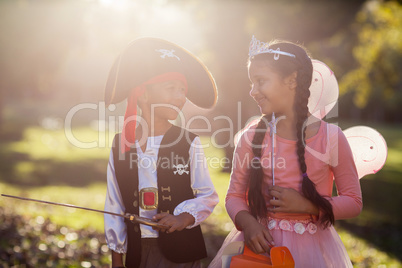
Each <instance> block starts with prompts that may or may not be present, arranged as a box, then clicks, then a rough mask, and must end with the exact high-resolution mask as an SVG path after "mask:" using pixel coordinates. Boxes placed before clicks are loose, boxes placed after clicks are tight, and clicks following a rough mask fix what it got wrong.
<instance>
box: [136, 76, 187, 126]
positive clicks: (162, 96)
mask: <svg viewBox="0 0 402 268" xmlns="http://www.w3.org/2000/svg"><path fill="white" fill-rule="evenodd" d="M145 94H146V98H145V99H146V103H145V105H144V107H141V108H142V109H144V108H145V109H149V111H150V112H151V111H152V110H153V114H154V116H155V117H158V118H161V119H166V120H175V119H176V118H177V116H178V114H179V112H180V111H181V109H182V108H183V106H184V104H185V103H186V88H185V86H184V84H183V82H181V81H179V80H172V81H167V82H162V83H156V84H152V85H149V86H148V88H147V90H146V93H145ZM151 114H152V113H151Z"/></svg>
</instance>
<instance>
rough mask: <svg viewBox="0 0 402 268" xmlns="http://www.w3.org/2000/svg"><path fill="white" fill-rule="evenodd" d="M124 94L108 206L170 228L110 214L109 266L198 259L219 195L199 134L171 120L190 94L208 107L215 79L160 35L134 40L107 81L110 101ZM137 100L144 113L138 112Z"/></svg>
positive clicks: (172, 263) (159, 264)
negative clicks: (124, 106) (204, 226)
mask: <svg viewBox="0 0 402 268" xmlns="http://www.w3.org/2000/svg"><path fill="white" fill-rule="evenodd" d="M125 98H127V109H126V114H125V121H124V126H123V130H122V133H121V134H117V135H116V136H115V139H114V142H113V148H112V150H111V153H110V158H109V164H108V170H107V196H106V202H105V210H107V211H112V212H116V213H130V214H136V215H139V216H142V217H146V218H152V219H153V220H155V221H157V222H158V223H159V224H161V225H165V226H167V228H162V229H158V228H152V227H150V226H147V225H143V224H138V223H133V222H130V221H127V220H126V221H124V219H122V218H121V217H115V216H110V215H106V214H105V235H106V241H107V243H108V246H109V248H110V249H111V250H112V267H122V266H123V255H124V254H125V255H126V260H125V265H126V267H130V268H131V267H198V266H200V259H202V258H205V257H206V249H205V243H204V239H203V236H202V233H201V229H200V226H199V224H200V223H201V222H202V221H203V220H205V219H206V218H207V217H208V216H209V215H210V214H211V212H212V211H213V209H214V207H215V206H216V204H217V203H218V195H217V193H216V191H215V188H214V186H213V184H212V182H211V178H210V176H209V172H208V168H207V165H206V159H205V155H204V153H203V151H202V148H201V146H200V145H201V143H200V139H199V137H198V136H196V135H195V134H193V133H191V132H189V131H187V130H185V129H182V128H179V127H177V126H174V125H172V124H171V123H170V122H169V121H168V120H174V119H176V118H177V115H178V113H179V111H180V110H181V109H182V108H183V105H184V103H185V102H186V98H187V99H189V100H190V101H192V102H193V103H194V104H196V105H197V106H199V107H202V108H211V107H213V106H214V105H215V103H216V99H217V90H216V85H215V82H214V80H213V77H212V75H211V74H210V73H209V71H208V70H207V68H206V67H205V66H204V65H203V64H202V63H201V61H200V60H198V59H197V58H196V57H195V56H194V55H192V54H191V53H190V52H188V51H187V50H185V49H184V48H181V47H179V46H177V45H175V44H173V43H170V42H167V41H165V40H161V39H156V38H141V39H137V40H135V41H134V42H132V43H130V44H129V46H128V47H127V48H126V49H125V50H124V51H123V52H122V53H121V55H120V56H119V57H118V58H117V60H116V61H115V63H114V65H113V66H112V69H111V71H110V73H109V78H108V81H107V84H106V90H105V99H106V100H105V101H106V105H109V104H112V103H118V102H120V101H122V100H124V99H125ZM137 105H138V106H139V107H140V109H141V116H137Z"/></svg>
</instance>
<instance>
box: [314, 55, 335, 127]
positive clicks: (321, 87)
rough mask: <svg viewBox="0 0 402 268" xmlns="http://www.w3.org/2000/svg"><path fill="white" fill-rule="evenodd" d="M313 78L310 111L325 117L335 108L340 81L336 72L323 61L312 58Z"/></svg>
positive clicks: (316, 115)
mask: <svg viewBox="0 0 402 268" xmlns="http://www.w3.org/2000/svg"><path fill="white" fill-rule="evenodd" d="M311 61H312V63H313V78H312V81H311V86H310V97H309V99H308V109H309V112H310V113H311V114H312V115H314V116H315V117H317V118H320V119H322V118H324V117H325V116H326V115H327V114H328V113H329V112H330V111H331V109H332V108H334V106H335V104H336V102H337V101H338V97H339V88H338V81H337V80H336V77H335V74H334V72H333V71H332V70H331V69H330V68H329V67H328V66H327V65H326V64H325V63H323V62H321V61H319V60H314V59H313V60H311Z"/></svg>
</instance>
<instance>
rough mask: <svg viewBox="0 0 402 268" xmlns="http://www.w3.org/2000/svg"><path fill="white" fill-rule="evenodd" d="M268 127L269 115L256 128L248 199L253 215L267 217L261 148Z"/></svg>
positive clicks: (262, 118)
mask: <svg viewBox="0 0 402 268" xmlns="http://www.w3.org/2000/svg"><path fill="white" fill-rule="evenodd" d="M267 128H268V117H267V116H263V117H261V119H260V121H259V122H258V125H257V127H256V129H255V134H254V137H253V140H252V150H253V154H254V158H253V159H252V160H251V165H250V166H251V170H250V180H249V185H248V193H247V199H248V204H249V207H250V212H251V215H253V216H254V217H255V218H258V217H259V218H265V217H266V215H267V213H268V210H267V206H266V202H265V198H264V195H263V193H262V182H263V171H262V167H261V150H262V143H263V141H264V137H265V133H266V132H267Z"/></svg>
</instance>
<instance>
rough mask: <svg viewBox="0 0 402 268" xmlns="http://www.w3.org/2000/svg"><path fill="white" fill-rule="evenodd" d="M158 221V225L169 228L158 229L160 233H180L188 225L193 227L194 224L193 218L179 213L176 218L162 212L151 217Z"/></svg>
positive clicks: (187, 214)
mask: <svg viewBox="0 0 402 268" xmlns="http://www.w3.org/2000/svg"><path fill="white" fill-rule="evenodd" d="M152 218H153V219H154V220H156V221H158V223H159V224H163V225H167V226H169V228H158V227H156V229H159V230H160V231H161V232H166V233H172V232H174V231H181V230H183V229H184V228H186V227H187V226H189V225H193V224H194V222H195V219H194V217H193V216H192V215H191V214H189V213H186V212H184V213H181V214H179V215H177V216H175V215H172V214H169V213H166V212H163V213H159V214H156V215H155V216H153V217H152Z"/></svg>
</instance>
